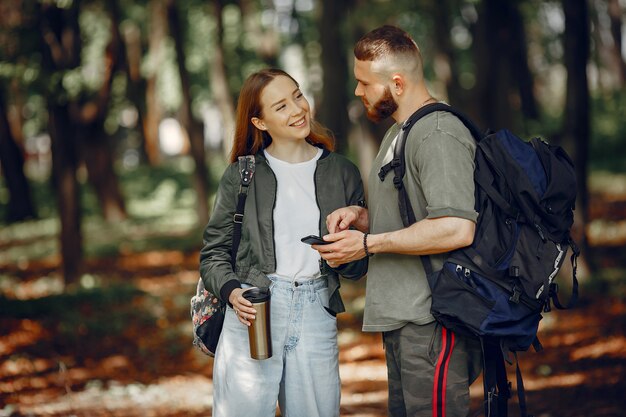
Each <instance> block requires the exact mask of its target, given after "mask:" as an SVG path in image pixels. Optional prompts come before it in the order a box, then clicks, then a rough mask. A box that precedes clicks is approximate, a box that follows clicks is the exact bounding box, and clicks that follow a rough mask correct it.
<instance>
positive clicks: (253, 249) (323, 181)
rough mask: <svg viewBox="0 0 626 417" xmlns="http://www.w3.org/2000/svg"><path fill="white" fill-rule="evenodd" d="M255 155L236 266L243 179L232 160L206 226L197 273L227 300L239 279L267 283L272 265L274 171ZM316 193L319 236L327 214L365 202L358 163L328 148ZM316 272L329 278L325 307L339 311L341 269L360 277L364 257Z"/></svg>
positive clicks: (317, 175) (364, 269)
mask: <svg viewBox="0 0 626 417" xmlns="http://www.w3.org/2000/svg"><path fill="white" fill-rule="evenodd" d="M255 158H256V171H255V174H254V178H253V180H252V184H251V185H250V187H249V190H248V197H247V200H246V205H245V210H244V220H243V226H242V232H241V242H240V244H239V250H238V253H237V260H236V263H235V271H233V268H232V266H231V263H230V261H231V256H230V249H231V246H232V234H233V215H234V213H235V209H236V206H237V196H238V193H239V186H240V184H241V177H240V175H239V171H238V164H237V163H236V162H235V163H233V164H231V165H230V166H229V167H228V168H227V169H226V171H225V172H224V175H223V176H222V179H221V180H220V184H219V188H218V190H217V196H216V198H215V205H214V208H213V212H212V214H211V217H210V219H209V223H208V225H207V227H206V228H205V230H204V235H203V243H204V247H203V248H202V250H201V251H200V275H201V277H202V280H203V281H204V285H205V287H206V288H207V290H209V291H211V292H212V293H213V294H216V295H218V296H219V297H220V299H222V300H224V301H228V296H229V295H230V293H231V291H232V290H233V289H235V288H239V287H240V286H241V283H246V284H250V285H253V286H257V287H268V286H269V285H270V280H269V279H268V278H267V275H269V274H271V273H273V272H274V271H275V270H276V254H275V247H274V233H273V231H274V218H273V211H274V203H275V199H276V176H275V175H274V172H273V171H272V170H271V168H270V166H269V164H268V163H267V160H266V159H265V156H264V155H263V152H259V153H258V154H257V155H255ZM315 194H316V201H317V205H318V207H319V209H320V224H319V231H320V235H324V234H327V233H328V229H327V228H326V221H325V219H326V216H327V215H328V214H330V213H331V212H333V211H334V210H336V209H338V208H340V207H345V206H350V205H364V204H365V197H364V191H363V183H362V181H361V176H360V174H359V170H358V168H357V167H356V166H355V165H354V164H353V163H351V162H350V161H349V160H348V159H346V158H344V157H342V156H341V155H338V154H336V153H333V152H328V151H326V150H325V151H324V153H323V154H322V156H321V157H320V159H319V160H318V161H317V168H316V169H315ZM300 237H302V236H294V242H296V241H297V242H298V243H300V242H299V241H300ZM296 239H297V240H296ZM320 271H321V273H322V275H325V276H326V277H327V278H328V289H329V293H330V306H329V307H330V309H331V310H332V311H333V312H335V313H341V312H343V311H345V308H344V305H343V302H342V300H341V297H340V295H339V291H338V290H339V287H340V284H339V274H341V276H343V277H344V278H348V279H354V280H356V279H359V278H361V277H362V276H363V275H365V273H366V272H367V258H364V259H361V260H358V261H354V262H351V263H349V264H345V265H342V266H340V267H339V268H330V267H329V266H328V265H327V264H326V262H325V261H323V260H322V261H320Z"/></svg>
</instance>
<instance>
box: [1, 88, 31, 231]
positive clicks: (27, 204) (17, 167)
mask: <svg viewBox="0 0 626 417" xmlns="http://www.w3.org/2000/svg"><path fill="white" fill-rule="evenodd" d="M0 166H1V167H2V174H3V175H4V180H5V183H6V185H7V189H8V190H9V204H8V207H7V209H8V210H7V213H6V220H7V222H9V223H11V222H17V221H21V220H25V219H28V218H32V217H35V207H34V205H33V200H32V198H31V191H30V185H29V183H28V180H27V179H26V175H24V155H23V154H22V150H21V149H20V147H19V146H18V145H17V143H16V142H15V139H14V137H13V133H12V132H11V127H10V126H9V120H8V118H7V109H6V105H5V100H4V93H3V90H2V88H0Z"/></svg>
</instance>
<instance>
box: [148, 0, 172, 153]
mask: <svg viewBox="0 0 626 417" xmlns="http://www.w3.org/2000/svg"><path fill="white" fill-rule="evenodd" d="M149 8H150V36H149V41H148V56H149V62H148V64H149V75H148V76H147V78H146V117H145V120H144V123H145V130H144V131H145V135H146V141H145V144H144V149H145V152H146V155H147V157H148V161H149V162H150V165H158V164H159V163H160V161H161V151H160V146H159V123H160V122H161V117H162V113H163V109H162V107H161V103H159V98H158V93H157V77H158V71H159V68H160V67H161V65H162V62H163V59H164V56H163V54H164V52H165V48H164V47H163V46H164V45H163V43H164V42H163V41H164V39H165V28H166V25H167V18H166V16H165V13H166V10H165V6H164V4H163V0H151V1H150V6H149Z"/></svg>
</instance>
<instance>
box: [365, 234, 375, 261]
mask: <svg viewBox="0 0 626 417" xmlns="http://www.w3.org/2000/svg"><path fill="white" fill-rule="evenodd" d="M367 235H369V233H363V249H364V250H365V256H372V255H374V254H373V253H370V251H369V250H367Z"/></svg>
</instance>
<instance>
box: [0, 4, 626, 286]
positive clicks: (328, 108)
mask: <svg viewBox="0 0 626 417" xmlns="http://www.w3.org/2000/svg"><path fill="white" fill-rule="evenodd" d="M625 10H626V2H625V1H623V0H570V1H568V0H562V1H539V0H512V1H498V0H437V1H436V0H422V1H417V2H416V1H409V0H394V1H391V0H348V1H334V0H189V1H184V2H183V1H175V0H136V1H131V0H107V1H105V0H82V1H78V0H45V1H44V0H40V1H36V0H14V1H6V0H5V1H0V166H1V167H2V176H1V178H0V217H1V219H0V224H3V225H5V226H6V227H9V226H10V225H14V224H16V222H18V223H23V224H26V223H28V222H37V221H42V220H43V219H54V221H53V223H52V225H51V226H50V230H52V231H53V233H55V234H56V235H57V236H58V243H57V244H54V245H48V246H46V248H44V249H41V250H39V252H38V255H37V256H41V257H43V256H49V255H53V254H54V253H60V255H61V259H62V265H63V275H64V277H65V280H66V283H68V284H71V283H74V282H76V281H77V280H79V279H80V277H81V275H82V274H83V273H84V272H85V270H84V265H83V261H84V259H85V256H89V253H87V255H85V240H87V241H88V242H92V241H98V239H103V237H102V236H100V235H106V234H107V233H108V234H113V235H115V236H116V237H117V238H119V239H118V240H112V241H109V244H110V246H111V247H110V248H109V249H108V250H109V251H110V252H109V253H112V254H115V253H116V251H117V252H119V251H123V250H124V248H125V247H126V246H127V245H130V244H132V242H130V243H129V242H128V241H127V240H129V239H130V240H132V239H133V236H138V235H141V233H140V232H139V231H140V230H141V226H142V222H141V221H139V220H138V219H145V218H148V217H150V216H151V215H152V216H156V214H157V212H158V210H159V207H158V204H156V203H154V204H152V205H151V204H147V203H138V202H136V201H135V198H136V197H137V196H139V195H141V196H144V197H145V196H149V197H150V198H152V199H153V201H159V198H162V197H163V196H166V195H167V196H173V197H171V198H172V199H173V200H175V201H176V202H177V203H178V204H184V205H185V207H187V208H192V209H191V210H187V211H185V212H184V213H185V214H184V216H180V215H179V216H178V217H177V218H176V219H175V220H173V222H172V223H168V224H165V225H161V226H162V227H164V228H165V229H170V230H179V231H180V232H181V233H184V232H185V231H186V232H188V233H191V234H192V235H193V239H192V241H193V242H194V243H192V244H191V247H192V248H194V247H195V248H197V247H198V246H199V245H200V243H201V242H200V240H199V236H200V233H199V231H200V230H201V229H202V227H203V226H204V224H205V223H206V220H207V218H208V216H209V214H210V213H209V212H210V207H211V205H212V196H213V192H214V188H215V184H216V181H217V180H218V179H219V177H220V176H221V173H222V171H223V169H224V167H225V165H226V159H227V158H226V155H227V153H228V151H229V150H230V146H231V140H232V132H233V124H234V108H235V103H236V98H237V94H238V91H239V88H240V86H241V84H242V82H243V80H244V79H245V77H246V76H247V75H249V74H250V73H251V72H253V71H255V70H257V69H260V68H262V67H265V66H279V67H282V68H283V69H285V70H287V71H288V72H289V73H291V74H292V75H293V76H294V77H295V78H296V79H297V80H298V81H299V82H300V84H301V87H302V89H303V91H304V92H305V94H306V95H307V97H308V98H309V100H310V101H311V103H312V105H313V107H314V109H315V112H316V117H317V119H318V120H320V121H321V122H323V123H324V124H326V125H327V126H328V127H329V128H330V129H331V130H332V131H333V132H334V133H335V135H336V139H337V145H338V150H339V151H340V152H342V153H344V154H346V155H348V156H349V157H351V158H352V159H354V160H355V161H356V162H357V163H358V164H359V165H360V167H361V169H362V173H363V175H364V177H366V176H367V173H368V170H369V164H368V161H370V160H371V158H372V157H373V155H374V154H375V152H376V149H377V147H378V144H379V141H380V140H381V139H382V132H384V129H385V128H386V126H387V125H382V126H375V125H372V124H371V123H370V122H368V121H367V120H366V119H365V118H364V115H363V112H362V106H361V104H360V103H359V101H358V100H356V99H355V97H354V95H353V91H354V87H355V82H354V79H353V76H352V59H353V58H352V47H353V44H354V42H355V41H356V40H357V39H358V38H359V37H360V36H361V35H362V34H363V33H365V32H367V31H369V30H370V29H372V28H374V27H376V26H379V25H381V24H384V23H391V24H395V25H398V26H400V27H402V28H404V29H405V30H407V31H408V32H410V33H411V34H412V35H413V36H414V38H415V39H416V41H417V42H418V44H419V45H420V48H421V50H422V53H423V55H424V58H425V70H426V76H427V79H428V80H429V85H430V88H431V91H432V92H433V94H434V95H435V96H436V97H437V98H439V99H442V100H446V101H448V102H449V103H451V104H454V105H455V106H457V107H458V108H460V109H461V110H463V111H465V112H466V113H468V114H469V115H471V116H472V117H473V118H474V119H475V120H476V122H477V123H478V124H479V126H481V127H483V128H487V127H489V128H493V129H496V128H501V127H507V128H509V129H511V130H513V131H515V132H517V133H519V134H520V135H523V136H527V137H530V136H533V135H539V136H542V137H544V138H546V139H547V140H549V141H551V142H554V143H559V144H561V145H563V146H564V147H565V148H566V149H567V150H568V152H569V153H570V155H571V156H572V157H573V158H574V160H575V161H576V165H577V170H578V171H577V172H578V178H579V200H578V201H579V204H578V207H577V211H576V214H577V220H576V221H577V223H576V225H577V227H576V237H577V239H578V240H579V241H580V242H581V243H583V244H585V242H586V241H587V237H588V231H589V230H590V229H593V228H591V225H590V223H591V220H590V218H589V210H588V206H589V189H588V184H589V181H588V179H589V178H590V177H591V175H592V174H593V173H594V172H609V173H611V174H610V175H611V176H613V177H615V176H617V175H619V174H620V173H623V172H624V169H625V166H624V155H623V153H620V152H622V151H621V149H623V141H624V139H623V137H624V135H625V134H626V124H625V122H624V110H623V109H624V104H625V102H626V93H625V91H624V81H625V78H626V61H625V59H624V57H625V55H626V51H625V50H624V49H625V48H624V41H623V39H624V36H625V35H624V31H623V26H624V19H625V13H626V12H625ZM164 172H165V174H164ZM168 177H169V178H168ZM150 178H151V179H152V180H150ZM156 178H160V181H155V179H156ZM180 178H184V180H183V181H188V183H187V185H188V190H191V191H190V192H187V191H184V190H182V188H184V187H181V188H176V187H175V186H173V185H172V184H173V183H172V181H174V179H176V181H177V180H178V179H180ZM620 178H621V177H620ZM172 187H173V188H172ZM163 198H164V197H163ZM52 199H54V200H53V201H55V202H56V203H55V204H50V201H51V200H52ZM169 211H170V213H176V212H175V210H173V209H169ZM183 217H184V218H183ZM92 220H93V221H95V222H100V223H98V224H99V226H98V227H95V226H93V225H92V223H93V222H92V223H90V222H91V221H92ZM35 224H37V223H35ZM46 224H48V223H46ZM3 227H4V226H3ZM35 227H37V226H35ZM86 230H87V231H86ZM18 234H19V233H18ZM146 235H149V233H146V234H144V238H145V239H146V240H149V238H148V237H145V236H146ZM35 236H37V235H36V234H35ZM194 239H195V240H194ZM125 245H126V246H125ZM583 246H585V245H583ZM12 256H14V255H11V254H8V255H5V259H4V260H5V261H6V260H7V259H9V260H10V259H12V258H11V257H12Z"/></svg>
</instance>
